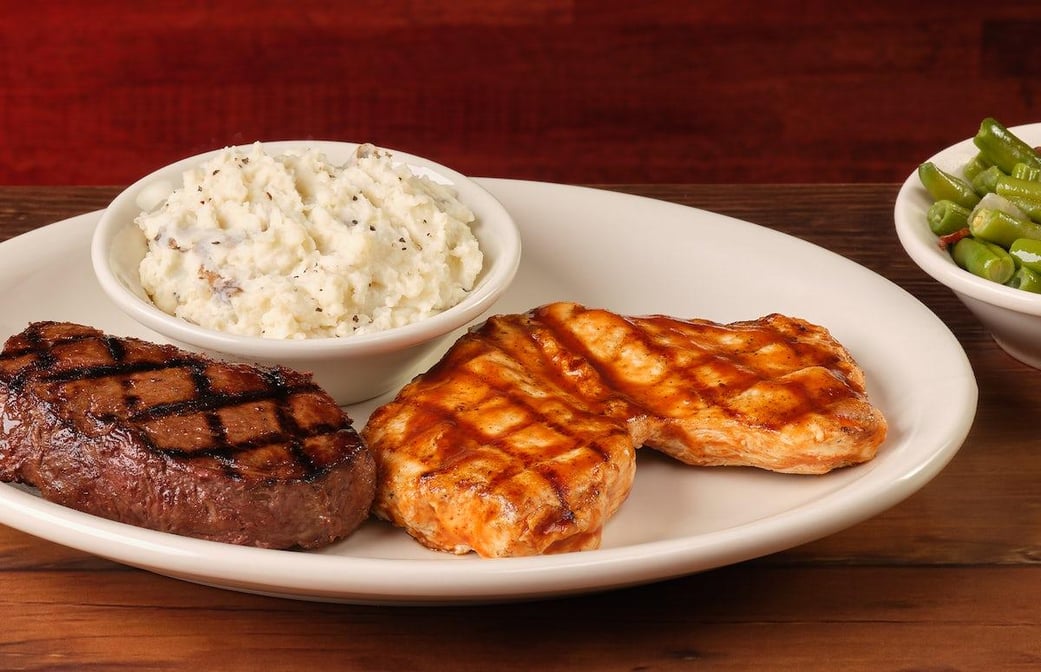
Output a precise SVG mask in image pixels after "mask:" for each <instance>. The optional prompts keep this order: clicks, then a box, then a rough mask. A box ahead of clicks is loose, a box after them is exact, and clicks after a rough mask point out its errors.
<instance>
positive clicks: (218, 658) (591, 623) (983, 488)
mask: <svg viewBox="0 0 1041 672" xmlns="http://www.w3.org/2000/svg"><path fill="white" fill-rule="evenodd" d="M604 188H611V189H617V190H620V191H626V192H629V193H634V194H639V195H644V196H650V197H655V198H661V199H664V200H669V201H674V202H677V203H681V204H684V205H690V206H695V207H701V208H705V209H709V210H713V211H716V212H720V213H724V214H729V215H732V216H736V217H739V218H742V219H745V220H748V221H752V222H755V223H758V224H762V225H764V226H769V227H771V228H775V229H777V230H780V231H785V232H787V233H791V234H793V235H796V236H799V237H801V238H803V239H806V240H809V241H811V242H815V243H818V244H820V245H823V246H825V247H827V248H829V249H832V250H834V251H836V252H838V253H840V254H843V255H845V256H847V257H849V258H851V259H853V260H855V261H857V262H859V263H861V264H863V265H865V266H867V267H868V268H871V269H872V270H875V271H876V272H879V273H881V274H882V275H884V276H885V277H887V278H889V279H891V280H893V281H894V282H896V283H898V284H899V285H900V286H902V287H903V288H905V289H906V290H907V291H909V292H911V293H912V294H913V295H915V296H916V297H918V298H919V299H920V300H922V301H923V302H924V303H925V304H926V305H927V306H928V307H929V308H930V309H932V310H933V311H934V312H936V313H937V314H938V315H939V316H940V317H941V318H943V319H944V321H945V322H946V323H947V324H948V325H949V326H950V328H951V329H952V331H953V332H954V333H955V334H956V335H957V337H958V338H959V340H960V341H961V343H962V345H963V346H964V347H965V350H966V353H967V354H968V356H969V359H970V361H971V363H972V365H973V367H974V369H975V371H976V374H977V378H978V383H979V388H980V404H979V410H978V413H977V417H976V423H975V425H974V427H973V429H972V431H971V432H970V434H969V437H968V439H967V441H966V442H965V444H964V446H963V447H962V448H961V450H960V451H959V453H958V454H957V456H956V457H955V458H954V460H953V461H952V462H951V463H950V465H948V467H947V468H946V469H944V471H943V472H941V473H940V474H939V476H938V477H937V478H936V479H934V480H933V481H932V482H931V483H929V484H928V485H927V486H926V487H925V488H923V489H922V490H921V491H919V492H918V493H916V494H915V495H913V496H911V497H910V498H909V499H907V500H905V501H904V502H902V503H900V504H898V505H897V506H895V507H893V508H892V509H890V510H888V511H886V512H884V513H882V514H881V515H879V516H876V517H875V518H872V519H871V520H868V521H866V522H864V523H861V524H859V525H856V526H854V527H852V528H849V529H847V530H845V531H843V532H840V533H837V534H834V535H832V536H829V537H827V538H825V539H821V540H819V541H816V542H813V543H809V544H806V545H803V546H799V547H797V548H794V549H791V550H789V551H785V552H782V553H777V554H774V555H771V556H768V557H764V558H760V559H758V560H753V561H749V562H745V563H741V564H738V565H734V566H731V567H726V568H722V569H718V570H714V571H710V572H705V573H702V574H698V575H693V576H689V577H685V578H680V579H676V580H672V581H666V582H661V583H657V584H652V585H648V586H643V587H638V588H632V589H626V590H616V591H612V592H607V593H603V594H594V595H586V596H580V597H574V598H568V599H557V600H547V601H540V602H533V603H530V604H507V605H491V606H469V607H450V608H440V607H438V608H433V607H427V608H407V607H405V608H398V607H394V608H381V607H366V606H352V605H335V604H320V603H308V602H294V601H289V600H279V599H274V598H267V597H261V596H255V595H246V594H240V593H234V592H230V591H224V590H219V589H215V588H208V587H203V586H197V585H194V584H189V583H185V582H181V581H176V580H173V579H168V578H165V577H161V576H157V575H154V574H150V573H147V572H144V571H140V570H137V569H132V568H129V567H125V566H122V565H118V564H115V563H112V562H109V561H107V560H104V559H101V558H97V557H93V556H90V555H87V554H84V553H81V552H79V551H76V550H73V549H68V548H64V547H61V546H58V545H56V544H52V543H49V542H45V541H41V540H38V539H35V538H33V537H31V536H29V535H27V534H24V533H22V532H20V531H17V530H14V529H11V528H7V527H3V526H0V614H3V627H2V628H0V669H25V670H73V669H75V670H81V669H134V670H182V669H183V670H192V669H213V668H214V666H215V665H219V667H220V669H225V670H253V669H257V668H258V667H266V668H269V669H278V670H282V669H328V670H339V669H344V670H461V671H463V672H467V671H474V672H476V671H478V670H482V671H483V670H488V669H496V670H506V671H512V670H518V671H520V670H531V669H544V670H550V671H555V670H597V671H616V670H617V671H633V670H663V671H673V670H712V671H731V670H733V671H737V670H779V671H792V672H796V671H799V672H803V671H815V670H829V671H830V670H838V669H841V670H848V671H852V672H860V671H864V672H877V671H879V670H882V671H911V670H915V671H923V672H925V671H929V672H938V671H943V672H970V671H972V672H976V671H980V672H983V671H988V672H989V671H992V670H1003V671H1006V670H1007V671H1013V672H1017V671H1027V670H1031V671H1033V670H1037V669H1039V668H1041V621H1039V619H1038V614H1039V611H1038V604H1041V488H1039V487H1038V483H1039V482H1041V459H1039V455H1038V447H1037V446H1038V440H1037V429H1036V426H1037V422H1036V416H1037V412H1036V409H1037V408H1038V407H1039V406H1041V372H1038V371H1036V370H1033V369H1030V368H1028V367H1026V366H1023V365H1021V364H1019V363H1018V362H1016V361H1014V360H1012V359H1011V358H1010V357H1008V356H1007V355H1005V354H1003V353H1002V352H1001V351H1000V350H999V349H998V348H997V347H996V346H995V345H994V343H993V342H992V341H991V340H990V339H989V337H988V336H987V334H986V333H985V332H984V331H983V330H982V328H981V327H980V326H979V324H978V323H977V322H976V321H975V319H974V318H973V317H972V316H971V315H970V314H969V313H968V312H967V311H966V310H965V309H964V308H963V307H962V306H961V305H960V304H959V303H958V302H957V301H956V300H955V299H954V297H953V296H952V295H951V294H950V293H949V292H948V291H947V290H946V289H944V288H943V287H941V286H939V285H937V283H935V282H933V281H932V280H931V279H929V278H928V277H927V276H925V275H924V274H923V273H922V272H921V271H919V270H918V269H917V268H916V267H915V266H914V265H913V264H912V262H911V261H910V260H909V259H908V258H907V257H906V255H904V254H903V252H902V251H901V250H900V248H899V245H898V243H897V241H896V238H895V236H894V235H893V232H892V214H891V208H892V201H893V198H894V197H895V195H896V189H897V185H895V184H860V185H848V184H824V185H704V184H701V185H684V184H674V185H667V184H666V185H605V186H604ZM115 192H116V189H115V188H112V187H80V188H54V187H0V239H4V238H7V237H9V236H11V235H15V234H18V233H20V232H24V231H27V230H30V229H32V228H35V227H37V226H42V225H45V224H47V223H50V222H52V221H55V220H57V219H61V218H64V217H67V216H71V215H75V214H79V213H81V212H86V211H89V210H94V209H97V208H100V207H103V206H104V205H105V203H107V202H108V200H109V199H110V198H111V197H112V195H114V193H115ZM855 309H856V306H855V305H851V310H855ZM877 322H878V323H879V324H880V325H882V327H881V328H885V327H886V326H889V328H899V325H895V326H893V325H885V323H884V320H879V321H877ZM936 412H937V413H943V412H945V411H944V405H943V400H942V399H938V400H937V404H936Z"/></svg>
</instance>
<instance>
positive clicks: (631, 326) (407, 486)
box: [362, 303, 887, 556]
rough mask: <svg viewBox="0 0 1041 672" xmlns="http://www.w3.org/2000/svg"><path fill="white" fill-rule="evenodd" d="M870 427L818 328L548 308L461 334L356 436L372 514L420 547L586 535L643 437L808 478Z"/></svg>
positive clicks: (847, 361)
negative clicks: (371, 479) (372, 480)
mask: <svg viewBox="0 0 1041 672" xmlns="http://www.w3.org/2000/svg"><path fill="white" fill-rule="evenodd" d="M886 431H887V427H886V421H885V419H884V418H883V416H882V414H881V413H880V412H879V411H878V410H877V409H876V408H875V407H873V406H872V405H871V404H870V403H869V402H868V399H867V396H866V393H865V387H864V375H863V372H862V371H861V369H860V368H859V367H858V366H857V364H856V363H855V362H854V360H853V358H852V357H851V356H850V354H849V353H848V352H847V351H846V350H845V348H843V347H842V346H841V345H840V344H839V343H838V342H836V341H835V340H834V339H833V338H832V337H831V336H830V334H829V333H828V332H827V331H826V330H825V329H823V328H822V327H819V326H816V325H813V324H810V323H808V322H805V321H803V320H798V319H794V318H790V317H785V316H782V315H769V316H767V317H764V318H762V319H759V320H752V321H745V322H737V323H733V324H716V323H713V322H709V321H705V320H680V319H676V318H671V317H664V316H649V317H625V316H621V315H617V314H614V313H611V312H608V311H604V310H589V309H586V308H584V307H582V306H578V305H575V304H572V303H555V304H550V305H547V306H542V307H540V308H537V309H535V310H533V311H531V312H528V313H524V314H520V315H500V316H497V317H493V318H491V319H489V320H487V321H486V322H485V323H484V325H483V326H481V327H479V328H476V329H474V330H471V331H470V332H469V333H468V334H466V335H465V336H464V337H463V338H461V339H460V340H459V341H458V342H457V343H456V344H455V345H454V346H453V347H452V348H451V349H450V350H449V352H448V353H447V354H446V355H445V356H444V358H443V359H442V360H441V361H440V362H439V363H438V364H436V365H435V366H434V367H433V368H432V369H431V370H430V371H428V372H427V373H426V374H424V375H422V376H420V377H418V378H417V379H415V380H414V381H413V382H411V383H410V384H409V385H407V386H406V387H405V388H404V389H402V391H401V392H400V393H399V395H398V396H397V397H396V398H395V399H394V400H393V401H391V402H390V403H388V404H385V405H383V406H381V407H380V408H378V409H377V410H376V411H375V412H374V413H373V415H372V416H371V418H370V419H369V422H368V424H367V425H366V426H365V428H364V429H363V430H362V436H363V437H364V439H365V441H366V442H367V444H368V446H369V448H370V450H372V451H373V453H374V455H375V457H376V461H377V464H378V470H377V471H378V474H379V482H378V485H377V493H376V502H375V504H374V511H375V513H376V514H377V515H378V516H380V517H382V518H386V519H388V520H390V521H392V522H394V523H396V524H397V525H400V526H402V527H404V528H405V529H406V530H407V531H408V532H409V533H410V534H411V535H412V536H413V537H415V538H416V539H418V540H419V541H421V542H422V543H424V544H426V545H427V546H430V547H432V548H435V549H440V550H445V551H452V552H456V553H465V552H468V551H471V550H474V551H476V552H477V553H478V554H480V555H483V556H508V555H532V554H536V553H547V552H557V551H565V550H579V549H588V548H595V547H597V546H598V545H599V543H600V537H601V531H602V528H603V525H604V523H605V522H606V520H607V519H608V518H609V517H610V516H611V514H612V513H613V512H614V511H615V510H616V509H617V508H618V507H619V506H620V505H621V503H622V502H623V501H624V500H625V498H626V497H627V495H628V493H629V490H630V488H631V485H632V479H633V475H634V473H635V448H636V447H638V446H641V445H646V446H649V447H652V448H656V449H659V450H662V451H664V452H665V453H667V454H669V455H671V456H673V457H675V458H677V459H679V460H681V461H683V462H686V463H689V464H693V465H706V466H707V465H732V466H754V467H760V468H764V469H770V470H774V471H780V472H791V473H804V474H819V473H823V472H826V471H829V470H831V469H835V468H837V467H842V466H846V465H851V464H856V463H859V462H863V461H866V460H869V459H871V458H872V457H873V456H874V455H875V452H876V450H877V448H878V446H879V445H880V444H881V443H882V441H883V440H884V438H885V436H886Z"/></svg>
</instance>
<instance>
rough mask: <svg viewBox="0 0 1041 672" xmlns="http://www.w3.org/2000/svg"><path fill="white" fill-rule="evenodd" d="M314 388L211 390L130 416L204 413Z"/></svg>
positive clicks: (141, 418)
mask: <svg viewBox="0 0 1041 672" xmlns="http://www.w3.org/2000/svg"><path fill="white" fill-rule="evenodd" d="M312 389H314V386H313V385H300V386H295V387H286V388H285V389H281V390H270V389H267V390H257V391H255V392H241V393H238V394H223V393H213V392H209V393H206V394H205V395H204V394H203V393H201V392H200V396H199V397H196V398H195V399H185V400H183V401H171V402H169V403H166V404H156V405H154V406H150V407H149V408H145V409H141V410H140V411H138V412H136V413H134V414H133V415H132V416H130V420H133V421H135V422H145V421H148V420H159V419H161V418H163V417H166V416H170V415H183V414H185V413H203V412H210V411H215V410H219V409H221V408H226V407H228V406H238V405H240V404H246V403H250V402H258V401H267V400H271V399H285V398H288V397H290V396H291V395H293V394H295V393H298V392H307V391H310V390H312Z"/></svg>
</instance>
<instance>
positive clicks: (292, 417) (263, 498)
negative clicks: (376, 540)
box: [0, 322, 375, 548]
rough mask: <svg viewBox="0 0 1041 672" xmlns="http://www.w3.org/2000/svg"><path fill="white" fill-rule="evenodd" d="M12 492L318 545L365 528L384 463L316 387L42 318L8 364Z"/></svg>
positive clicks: (3, 364)
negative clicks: (378, 466) (16, 488)
mask: <svg viewBox="0 0 1041 672" xmlns="http://www.w3.org/2000/svg"><path fill="white" fill-rule="evenodd" d="M0 480H3V481H17V482H21V483H26V484H29V485H32V486H35V487H36V488H38V489H39V491H40V493H41V494H42V495H43V497H45V498H46V499H49V500H52V501H55V502H58V503H60V504H63V505H66V506H69V507H72V508H75V509H79V510H81V511H86V512H88V513H92V514H95V515H98V516H102V517H105V518H109V519H112V520H118V521H121V522H125V523H130V524H132V525H138V526H142V527H148V528H152V529H156V530H162V531H166V532H174V533H178V534H183V535H187V536H193V537H200V538H203V539H210V540H215V541H223V542H228V543H235V544H246V545H253V546H260V547H268V548H315V547H319V546H323V545H326V544H329V543H332V542H333V541H335V540H337V539H341V538H343V537H345V536H346V535H347V534H349V533H350V532H351V531H353V530H354V528H356V527H357V526H358V525H359V524H360V523H361V521H362V520H364V519H365V518H366V517H367V516H368V513H369V507H370V505H371V503H372V498H373V495H374V490H375V463H374V461H373V459H372V456H371V454H370V453H369V452H368V450H366V449H365V447H364V446H363V445H362V443H361V439H360V437H359V436H358V434H357V432H356V431H355V430H354V428H353V427H352V426H351V423H350V419H349V418H348V417H347V416H346V415H345V414H344V413H343V411H342V409H340V408H339V407H338V406H337V405H336V403H335V402H334V401H333V400H332V398H331V397H330V396H329V395H328V394H326V393H325V392H324V391H322V390H321V389H319V388H318V387H317V386H316V385H315V383H313V382H312V380H311V378H310V377H309V376H306V375H304V374H301V373H297V372H294V371H290V370H287V369H282V368H265V367H256V366H249V365H244V364H229V363H224V362H218V361H215V360H212V359H209V358H206V357H203V356H200V355H197V354H194V353H188V352H186V351H183V350H180V349H178V348H175V347H173V346H168V345H157V344H154V343H148V342H145V341H142V340H137V339H132V338H116V337H113V336H107V335H105V334H103V333H101V332H100V331H98V330H96V329H93V328H90V327H86V326H81V325H76V324H69V323H61V322H38V323H34V324H31V325H30V326H29V327H28V328H27V329H26V330H25V331H23V332H22V333H20V334H17V335H15V336H12V337H11V338H10V339H9V340H8V341H7V343H6V345H5V348H4V350H3V352H2V353H0Z"/></svg>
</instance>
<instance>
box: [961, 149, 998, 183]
mask: <svg viewBox="0 0 1041 672" xmlns="http://www.w3.org/2000/svg"><path fill="white" fill-rule="evenodd" d="M993 165H994V164H993V163H991V162H990V161H988V160H986V159H985V158H983V155H982V154H979V153H977V154H976V156H974V157H972V158H971V159H969V162H968V163H966V164H965V166H964V167H963V168H962V169H961V172H962V175H964V176H965V179H966V180H969V181H970V182H971V181H972V179H973V178H974V177H976V175H978V174H980V173H982V172H983V171H984V170H986V169H987V168H990V167H991V166H993Z"/></svg>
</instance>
